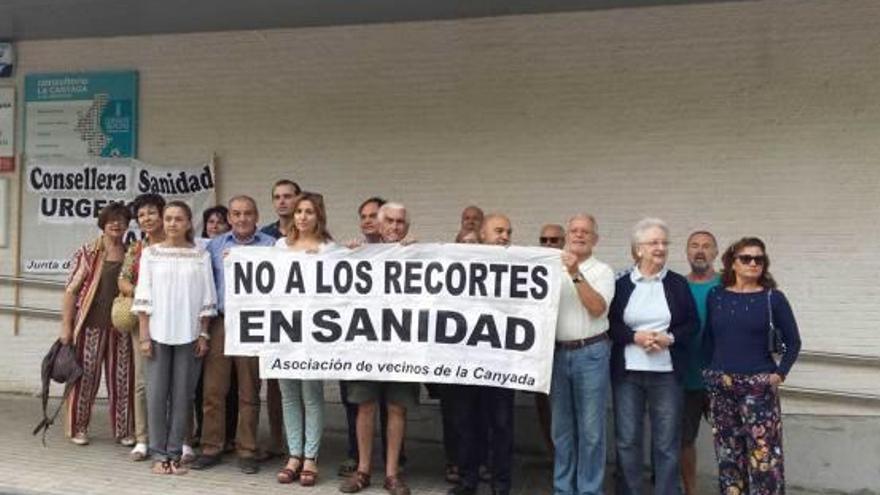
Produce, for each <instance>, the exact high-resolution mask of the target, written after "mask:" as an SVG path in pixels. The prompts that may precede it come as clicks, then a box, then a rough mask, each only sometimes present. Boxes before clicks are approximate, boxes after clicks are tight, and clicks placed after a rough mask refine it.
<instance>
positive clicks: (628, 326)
mask: <svg viewBox="0 0 880 495" xmlns="http://www.w3.org/2000/svg"><path fill="white" fill-rule="evenodd" d="M631 243H632V244H631V250H632V253H634V256H635V259H636V264H635V266H633V267H632V270H631V271H630V272H629V273H627V274H625V275H623V276H621V277H620V278H619V279H617V282H616V284H615V292H614V299H612V300H611V307H610V308H609V311H608V320H609V324H610V328H609V333H610V335H611V341H612V348H611V387H612V392H613V396H614V425H615V434H616V440H617V460H618V465H619V470H618V473H617V478H618V479H617V493H619V494H622V495H636V494H642V493H644V487H643V480H644V476H643V471H644V468H643V466H644V458H645V455H644V451H643V445H644V441H645V436H646V435H644V433H643V425H644V416H645V412H647V413H648V418H649V420H650V438H651V447H652V448H651V459H652V460H653V474H654V489H653V493H654V494H655V495H676V494H678V493H681V489H680V486H679V450H680V448H681V415H682V408H683V394H684V374H685V370H686V369H687V355H686V352H685V351H686V349H687V347H686V346H687V341H688V338H689V336H690V335H691V334H692V333H693V332H694V331H695V330H696V328H697V325H698V324H699V323H698V321H699V320H698V316H697V307H696V304H695V303H694V298H693V296H691V290H690V288H689V287H688V283H687V279H686V278H685V277H684V276H682V275H679V274H678V273H675V272H673V271H671V270H669V268H667V266H666V262H667V260H668V258H669V227H667V225H666V223H665V222H664V221H663V220H660V219H657V218H645V219H643V220H641V221H640V222H639V223H637V224H636V225H635V227H634V228H633V232H632V241H631Z"/></svg>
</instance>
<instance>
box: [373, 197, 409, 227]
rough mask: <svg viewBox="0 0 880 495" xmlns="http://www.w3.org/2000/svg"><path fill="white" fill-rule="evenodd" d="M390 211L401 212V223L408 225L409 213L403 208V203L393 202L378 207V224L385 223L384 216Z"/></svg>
mask: <svg viewBox="0 0 880 495" xmlns="http://www.w3.org/2000/svg"><path fill="white" fill-rule="evenodd" d="M392 210H395V211H396V210H403V221H404V222H406V224H407V225H409V212H408V211H407V210H406V206H403V203H397V202H395V201H389V202H387V203H385V204H384V205H382V206H380V207H379V214H378V215H377V217H378V219H379V222H383V221H385V215H386V214H387V212H389V211H392Z"/></svg>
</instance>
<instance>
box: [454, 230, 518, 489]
mask: <svg viewBox="0 0 880 495" xmlns="http://www.w3.org/2000/svg"><path fill="white" fill-rule="evenodd" d="M512 234H513V229H511V226H510V219H508V218H507V217H506V216H504V215H500V214H491V215H488V216H487V217H486V218H485V219H484V220H483V225H482V227H481V228H480V242H481V243H482V244H489V245H495V246H509V245H510V236H511V235H512ZM513 397H514V391H513V390H512V389H507V388H500V387H486V386H476V385H461V386H459V387H458V390H457V393H456V398H455V404H454V405H453V410H454V414H455V425H456V429H457V430H458V440H459V450H458V461H459V463H460V465H459V470H460V473H461V481H460V483H459V485H458V486H455V487H453V488H451V489H450V490H449V492H447V495H475V494H476V493H477V485H478V483H479V481H480V479H479V470H480V461H481V459H480V454H479V453H480V451H481V450H483V449H482V448H481V447H482V446H480V445H478V442H480V439H481V438H486V436H487V435H486V432H481V431H480V428H485V427H486V426H488V427H489V429H490V430H491V431H492V434H491V436H490V442H491V445H490V448H489V451H490V455H491V465H492V493H493V494H497V495H509V494H510V480H511V463H512V460H513ZM483 414H486V415H487V416H488V423H489V424H488V425H484V424H483V423H482V422H481V421H478V420H477V418H479V417H480V415H483Z"/></svg>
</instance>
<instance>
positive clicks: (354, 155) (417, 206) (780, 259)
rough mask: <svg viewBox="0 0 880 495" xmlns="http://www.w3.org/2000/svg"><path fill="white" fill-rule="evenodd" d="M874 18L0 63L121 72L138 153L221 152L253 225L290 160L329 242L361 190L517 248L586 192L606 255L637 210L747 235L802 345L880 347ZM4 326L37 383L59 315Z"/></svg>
mask: <svg viewBox="0 0 880 495" xmlns="http://www.w3.org/2000/svg"><path fill="white" fill-rule="evenodd" d="M878 18H880V4H878V3H877V2H874V1H868V0H864V1H850V2H840V1H806V0H804V1H781V0H777V1H774V2H730V3H719V4H712V5H699V6H676V7H662V8H644V9H620V10H608V11H599V12H588V13H577V14H559V15H543V16H519V17H508V18H493V19H478V20H466V21H454V22H426V23H404V24H388V25H370V26H347V27H333V28H319V29H299V30H274V31H259V32H250V31H248V32H230V33H212V34H192V35H168V36H153V37H131V38H113V39H100V40H96V39H84V40H66V41H43V42H25V43H20V44H18V46H17V48H18V55H19V67H18V74H19V76H18V79H17V81H16V82H17V83H18V85H19V87H22V84H23V77H22V75H23V74H25V73H28V72H35V71H71V70H79V69H82V70H100V69H118V68H134V69H137V70H139V71H140V77H141V109H142V112H141V121H140V157H141V158H142V159H144V160H146V161H153V162H156V163H193V162H196V161H199V160H202V159H205V158H206V157H208V156H210V154H211V153H212V152H216V153H217V154H218V156H219V177H220V191H221V194H222V196H223V197H227V196H228V195H230V194H232V193H247V194H252V195H255V196H257V197H258V198H259V199H260V201H261V202H260V206H261V208H262V209H263V212H264V219H267V220H268V217H269V216H270V215H269V214H270V212H271V209H270V204H269V202H268V187H269V184H270V183H271V182H272V181H273V180H275V179H276V178H279V177H292V178H294V179H296V180H298V181H300V182H301V183H302V184H303V185H304V186H305V187H307V188H308V189H313V190H319V191H322V192H323V193H324V194H325V197H326V198H327V200H328V204H329V217H330V226H331V230H332V232H333V233H334V234H335V235H336V236H337V237H340V238H347V237H349V236H351V235H352V234H353V233H354V232H355V229H356V223H355V215H354V210H355V207H356V205H357V204H358V203H359V201H360V200H361V199H362V198H364V197H366V196H368V195H373V194H381V195H384V196H386V197H389V198H394V199H397V200H401V201H403V202H405V203H407V204H408V205H409V206H410V207H411V210H412V214H413V217H414V220H415V225H414V229H415V232H416V234H417V236H418V237H419V238H420V239H423V240H448V239H451V238H452V236H453V235H454V233H455V231H456V226H457V222H458V213H459V210H460V208H461V207H462V206H464V205H465V204H468V203H478V204H480V205H482V206H483V207H484V208H485V209H487V210H499V211H504V212H507V213H508V214H509V215H510V216H511V217H512V219H513V223H514V229H515V233H514V238H515V241H516V242H518V243H523V244H529V243H533V242H534V241H535V238H536V236H537V230H538V228H539V226H540V224H541V223H542V222H547V221H562V220H564V219H565V218H566V217H567V216H568V215H570V214H571V213H573V212H575V211H578V210H589V211H591V212H593V213H595V214H596V215H597V216H598V218H599V221H600V227H601V232H602V235H603V238H602V241H601V244H600V246H599V249H598V255H599V257H600V258H602V259H604V260H606V261H608V262H610V263H612V264H613V265H615V266H616V267H621V266H623V265H625V264H626V263H627V258H628V248H627V242H628V241H627V239H628V232H629V228H630V226H631V225H632V224H633V223H634V222H636V221H637V220H638V219H639V218H640V217H642V216H643V215H653V216H659V217H661V218H664V219H666V220H667V221H668V222H669V223H670V224H671V226H672V231H673V241H674V242H675V243H676V244H675V248H674V252H673V257H672V265H673V267H674V268H676V269H684V267H685V263H684V256H683V248H682V243H683V240H684V239H683V237H684V235H686V233H687V232H688V231H689V230H691V229H694V228H710V229H712V230H714V231H715V232H716V233H717V234H718V235H719V237H720V239H721V241H722V242H723V243H728V242H729V241H731V240H733V239H735V238H737V237H739V236H742V235H745V234H750V235H760V236H762V237H764V238H765V239H766V240H767V241H768V243H769V252H770V255H771V256H772V257H773V271H774V273H775V274H776V276H777V278H778V279H779V281H780V282H781V285H782V288H783V289H784V290H785V291H786V292H787V294H788V295H789V296H790V299H791V300H792V303H793V305H794V307H795V310H796V312H797V316H798V319H799V322H800V325H801V329H802V333H803V336H804V341H805V347H806V348H807V349H814V350H823V351H839V352H854V353H865V354H872V355H880V333H878V332H877V326H878V325H877V324H878V321H880V305H878V304H877V301H878V295H880V289H878V288H877V287H878V286H877V284H876V282H875V281H876V277H877V273H878V268H880V262H878V256H877V248H878V246H880V243H878V240H880V239H878V233H877V232H878V231H877V229H876V228H875V224H876V219H877V218H878V217H880V198H878V190H880V188H878V186H880V167H878V165H877V157H878V156H880V140H878V139H877V133H878V129H880V106H878V102H880V85H878V84H877V81H880V32H878V30H877V19H878ZM29 227H30V226H29ZM30 228H32V227H30ZM12 266H13V261H12V255H11V251H10V250H0V271H2V272H3V273H9V272H11V271H12ZM0 295H2V297H3V301H4V302H5V301H8V300H9V299H10V298H11V293H10V291H9V290H8V289H7V288H2V289H0ZM56 296H57V295H56V294H52V295H50V296H40V295H34V296H33V297H30V298H29V299H30V300H29V301H26V302H28V303H32V304H37V303H41V304H42V303H49V304H56V303H55V301H56V300H57V297H56ZM10 322H11V320H10V319H9V318H8V317H5V316H3V317H0V390H32V389H33V388H34V384H35V378H36V375H37V374H38V373H37V366H38V362H37V358H38V355H39V354H40V353H41V352H42V349H43V347H44V345H45V344H46V343H47V342H48V341H49V340H51V334H52V333H54V331H55V325H54V324H48V323H45V322H31V321H27V322H25V324H24V325H23V326H22V332H21V335H20V336H18V337H13V336H12V330H11V323H10Z"/></svg>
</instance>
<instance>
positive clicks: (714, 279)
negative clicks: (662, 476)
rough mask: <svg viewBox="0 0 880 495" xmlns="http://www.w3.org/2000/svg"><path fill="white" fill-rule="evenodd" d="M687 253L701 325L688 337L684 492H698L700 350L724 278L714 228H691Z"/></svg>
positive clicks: (703, 400)
mask: <svg viewBox="0 0 880 495" xmlns="http://www.w3.org/2000/svg"><path fill="white" fill-rule="evenodd" d="M686 253H687V261H688V264H689V265H690V267H691V272H690V273H688V274H687V281H688V286H689V287H690V289H691V294H692V295H693V296H694V301H695V302H696V303H697V316H698V317H699V318H700V326H699V327H698V328H697V331H696V332H694V333H693V335H691V337H690V339H688V340H689V341H688V346H687V370H686V371H685V375H684V414H682V430H681V480H682V485H683V486H684V493H685V495H695V494H696V493H697V449H696V440H697V436H698V434H699V432H700V421H701V418H702V417H703V416H705V415H706V413H707V408H708V397H707V396H706V388H705V384H704V383H703V375H702V373H703V368H704V367H705V363H703V360H702V353H701V352H700V349H701V347H702V341H703V326H704V325H705V324H706V297H707V296H708V294H709V290H710V289H712V287H715V286H716V285H718V284H719V283H720V280H721V278H720V277H719V275H718V273H717V272H716V271H715V266H714V264H715V258H717V257H718V243H717V242H716V240H715V236H714V235H712V233H711V232H709V231H706V230H697V231H695V232H692V233H691V235H689V236H688V239H687V245H686Z"/></svg>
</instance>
